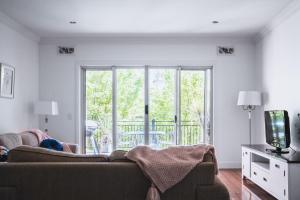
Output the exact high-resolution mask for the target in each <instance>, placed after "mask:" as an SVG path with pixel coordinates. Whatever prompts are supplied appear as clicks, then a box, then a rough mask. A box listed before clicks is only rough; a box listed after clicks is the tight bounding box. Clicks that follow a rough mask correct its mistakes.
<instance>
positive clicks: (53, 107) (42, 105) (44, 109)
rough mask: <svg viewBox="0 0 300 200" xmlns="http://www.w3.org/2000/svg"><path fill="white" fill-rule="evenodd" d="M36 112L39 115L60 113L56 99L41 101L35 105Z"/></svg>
mask: <svg viewBox="0 0 300 200" xmlns="http://www.w3.org/2000/svg"><path fill="white" fill-rule="evenodd" d="M34 113H35V114H38V115H58V105H57V102H56V101H39V102H37V103H36V104H35V106H34Z"/></svg>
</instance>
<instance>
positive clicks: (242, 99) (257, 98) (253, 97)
mask: <svg viewBox="0 0 300 200" xmlns="http://www.w3.org/2000/svg"><path fill="white" fill-rule="evenodd" d="M261 104H262V101H261V92H258V91H240V92H239V98H238V102H237V105H238V106H249V105H251V106H260V105H261Z"/></svg>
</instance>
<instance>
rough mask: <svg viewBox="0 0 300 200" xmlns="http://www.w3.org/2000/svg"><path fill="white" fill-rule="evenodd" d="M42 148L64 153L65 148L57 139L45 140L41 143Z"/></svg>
mask: <svg viewBox="0 0 300 200" xmlns="http://www.w3.org/2000/svg"><path fill="white" fill-rule="evenodd" d="M40 147H43V148H46V149H52V150H56V151H63V150H64V148H63V146H62V145H61V143H60V142H58V141H57V140H55V139H45V140H43V141H42V142H41V143H40Z"/></svg>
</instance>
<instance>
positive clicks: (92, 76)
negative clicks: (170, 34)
mask: <svg viewBox="0 0 300 200" xmlns="http://www.w3.org/2000/svg"><path fill="white" fill-rule="evenodd" d="M82 71H83V75H84V76H83V77H84V78H83V82H82V83H83V84H82V86H83V95H82V97H83V105H84V106H83V115H82V123H85V124H83V127H85V128H84V134H83V137H82V138H83V145H84V148H83V149H84V150H83V151H84V152H85V153H89V154H97V153H110V152H111V151H113V150H115V149H123V150H130V149H131V148H133V147H135V146H137V145H142V144H146V145H150V146H151V147H153V148H156V149H161V148H165V147H168V146H171V145H193V144H199V143H212V134H211V130H212V123H211V118H212V79H211V77H212V70H211V68H200V67H199V68H197V67H194V68H188V67H184V66H181V67H175V66H174V67H155V66H141V67H126V68H125V67H118V66H113V67H105V68H99V69H98V68H96V69H95V68H92V69H88V68H84V69H83V70H82Z"/></svg>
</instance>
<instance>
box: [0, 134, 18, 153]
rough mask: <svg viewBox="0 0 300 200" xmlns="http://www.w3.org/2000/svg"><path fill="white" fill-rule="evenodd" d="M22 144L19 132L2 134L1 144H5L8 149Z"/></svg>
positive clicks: (0, 136) (0, 137)
mask: <svg viewBox="0 0 300 200" xmlns="http://www.w3.org/2000/svg"><path fill="white" fill-rule="evenodd" d="M21 145H22V138H21V136H20V135H19V134H16V133H6V134H3V135H0V146H4V147H6V148H7V149H9V150H11V149H13V148H15V147H18V146H21Z"/></svg>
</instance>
